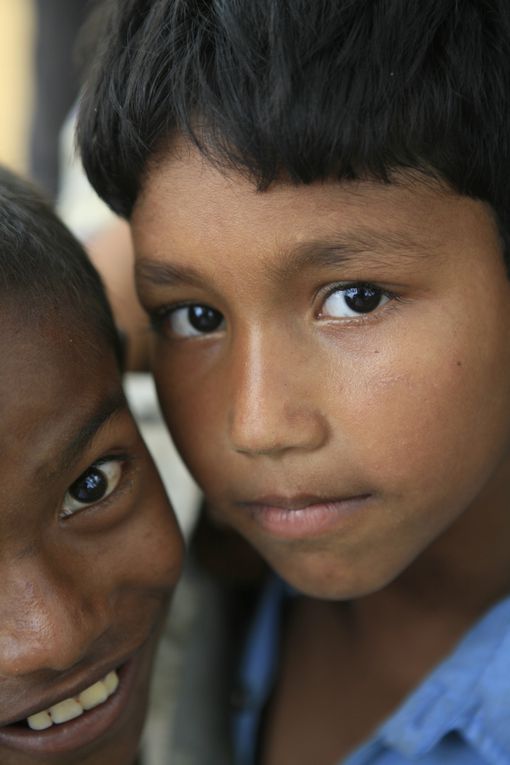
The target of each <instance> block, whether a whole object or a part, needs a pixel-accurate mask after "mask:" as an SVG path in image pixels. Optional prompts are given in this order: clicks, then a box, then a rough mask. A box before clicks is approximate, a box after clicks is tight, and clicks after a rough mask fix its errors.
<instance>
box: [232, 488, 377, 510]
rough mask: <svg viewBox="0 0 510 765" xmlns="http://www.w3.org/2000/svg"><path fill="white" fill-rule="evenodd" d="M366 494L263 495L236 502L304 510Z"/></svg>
mask: <svg viewBox="0 0 510 765" xmlns="http://www.w3.org/2000/svg"><path fill="white" fill-rule="evenodd" d="M368 496H369V493H368V492H358V493H352V494H346V495H344V496H340V497H339V496H336V497H324V496H319V495H318V494H295V495H294V496H283V495H280V494H264V495H262V496H260V497H256V498H254V499H250V500H244V501H241V502H238V504H239V505H241V506H243V507H278V508H281V509H282V510H304V509H305V508H307V507H311V506H313V505H327V504H332V503H335V502H346V501H347V500H350V499H360V498H362V497H368Z"/></svg>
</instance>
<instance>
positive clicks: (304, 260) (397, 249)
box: [135, 227, 434, 287]
mask: <svg viewBox="0 0 510 765" xmlns="http://www.w3.org/2000/svg"><path fill="white" fill-rule="evenodd" d="M433 250H434V245H433V243H430V242H427V243H425V242H423V241H420V239H419V238H417V237H415V236H412V235H411V234H410V233H407V232H406V233H403V232H401V231H380V230H374V229H370V228H368V227H360V228H356V229H354V230H353V231H349V232H346V233H344V234H342V235H333V236H325V237H320V238H317V239H310V240H308V241H304V242H299V243H297V244H295V245H293V246H292V247H289V248H287V249H282V251H281V258H280V260H279V262H278V264H277V265H273V264H269V265H268V267H269V268H270V269H271V270H272V271H273V273H274V275H275V276H277V277H282V276H283V277H285V276H286V275H287V274H289V273H290V272H295V271H296V270H299V269H302V268H307V267H313V266H317V267H328V266H331V267H335V266H336V267H337V266H339V265H343V264H350V263H356V261H357V260H359V259H360V257H361V256H362V257H363V263H364V264H368V262H370V264H373V265H387V264H392V265H395V261H398V262H399V263H401V264H402V265H409V264H415V263H416V260H417V259H421V258H423V257H425V256H430V255H431V254H432V252H433ZM135 271H136V276H137V278H138V279H140V280H141V281H147V282H151V283H152V284H156V285H161V286H170V287H176V286H181V285H184V286H192V287H201V286H203V283H204V279H203V277H202V276H201V274H200V273H199V271H198V270H196V269H195V268H193V267H192V266H188V265H186V266H184V265H180V264H177V263H168V262H166V261H164V260H159V259H151V258H147V257H139V258H137V260H136V266H135Z"/></svg>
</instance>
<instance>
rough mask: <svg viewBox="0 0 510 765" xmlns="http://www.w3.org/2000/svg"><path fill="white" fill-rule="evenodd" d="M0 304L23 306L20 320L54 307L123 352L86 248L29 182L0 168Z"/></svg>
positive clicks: (117, 353)
mask: <svg viewBox="0 0 510 765" xmlns="http://www.w3.org/2000/svg"><path fill="white" fill-rule="evenodd" d="M0 302H1V305H2V307H6V306H7V308H8V309H10V307H11V306H13V305H14V306H15V307H18V306H19V316H20V320H23V321H27V320H31V319H32V318H33V319H34V320H35V319H36V318H37V319H39V318H40V317H42V318H44V317H48V316H49V315H51V313H53V312H54V310H55V308H57V309H58V310H59V313H60V314H61V315H62V313H63V314H64V315H67V316H68V321H69V324H70V325H72V324H73V323H75V324H83V325H84V327H86V329H87V332H90V333H91V334H92V335H94V334H95V335H96V336H97V339H98V340H99V341H101V342H104V343H105V344H107V345H109V346H110V347H111V348H112V351H113V352H114V354H115V357H116V360H117V362H118V363H119V366H120V367H121V368H122V365H123V348H122V343H121V339H120V336H119V333H118V331H117V329H116V327H115V323H114V320H113V316H112V312H111V309H110V305H109V303H108V299H107V297H106V294H105V290H104V287H103V284H102V282H101V279H100V277H99V275H98V273H97V272H96V270H95V268H94V266H93V265H92V263H91V262H90V260H89V258H88V257H87V255H86V253H85V251H84V249H83V248H82V246H81V245H80V243H79V242H78V241H77V240H76V239H75V238H74V236H73V235H72V234H71V233H70V231H68V229H67V228H66V227H65V226H64V224H63V223H62V222H61V221H60V220H59V219H58V217H57V216H56V214H55V213H54V212H53V210H52V208H51V206H50V205H49V203H47V202H46V200H45V199H44V197H43V196H42V195H41V194H40V193H39V192H38V191H37V190H36V189H35V187H33V186H32V185H31V184H30V183H29V182H28V181H25V180H23V179H21V178H20V177H18V176H17V175H15V174H14V173H12V172H11V171H10V170H7V169H6V168H5V167H1V166H0Z"/></svg>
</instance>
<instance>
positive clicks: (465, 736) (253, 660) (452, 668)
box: [233, 579, 510, 765]
mask: <svg viewBox="0 0 510 765" xmlns="http://www.w3.org/2000/svg"><path fill="white" fill-rule="evenodd" d="M288 593H289V589H288V588H287V586H286V585H285V584H283V583H282V582H281V581H280V580H277V579H275V580H272V581H271V583H270V584H269V585H268V587H267V588H266V590H265V592H264V593H263V597H262V599H261V602H260V605H259V608H258V611H257V613H256V616H255V620H254V624H253V628H252V630H251V632H250V634H249V637H248V642H247V646H246V651H245V654H244V658H243V662H242V665H241V669H240V685H241V687H242V688H243V695H244V704H243V706H242V708H241V709H240V710H239V711H237V712H236V713H235V715H234V718H233V738H234V749H235V753H236V765H255V762H256V760H255V753H256V748H257V740H258V733H259V727H260V720H261V715H262V711H263V709H264V706H265V704H266V703H267V701H268V699H269V697H270V694H271V691H272V687H273V683H274V678H275V673H276V664H277V658H278V657H277V654H278V638H279V631H280V615H281V608H282V603H283V600H284V598H285V597H286V596H287V595H288ZM410 762H418V763H420V765H510V597H509V598H506V599H505V600H503V601H501V602H500V603H498V604H497V605H495V606H494V607H493V608H491V609H490V611H488V612H487V613H486V614H485V616H484V617H482V619H480V621H478V622H477V623H476V624H475V625H474V626H473V627H472V628H471V629H470V630H469V632H468V633H467V634H466V635H465V637H464V638H463V639H462V640H461V641H460V643H459V644H458V645H457V647H456V649H455V650H454V651H453V652H452V653H451V654H450V655H449V656H448V657H447V658H446V659H445V660H444V661H442V662H441V664H439V665H438V666H437V667H436V668H435V670H433V671H432V672H431V674H430V675H429V676H428V677H427V678H426V679H425V680H424V681H422V682H421V683H420V685H419V686H418V687H417V688H416V689H415V690H414V691H413V692H412V693H411V694H410V695H409V696H408V697H407V699H406V700H405V701H404V702H403V703H402V704H401V706H400V707H399V708H398V709H397V710H396V711H395V713H394V714H393V715H392V716H391V717H390V718H389V719H388V720H386V722H384V723H383V724H382V725H381V726H380V727H379V728H378V729H377V730H376V732H375V733H374V735H373V736H372V737H371V738H370V739H369V740H368V741H367V742H366V743H365V744H363V745H362V746H361V747H359V748H358V749H356V750H355V751H354V752H352V754H350V755H349V756H348V757H347V758H346V759H344V760H343V761H342V765H405V763H410ZM332 765H335V764H334V763H332ZM338 765H339V764H338Z"/></svg>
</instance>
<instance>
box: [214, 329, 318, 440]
mask: <svg viewBox="0 0 510 765" xmlns="http://www.w3.org/2000/svg"><path fill="white" fill-rule="evenodd" d="M291 335H292V333H290V332H288V331H285V329H284V328H281V327H280V328H276V329H275V327H274V326H272V327H263V326H259V327H256V328H253V327H247V328H246V329H245V330H244V331H243V332H239V333H238V336H237V337H236V338H235V342H233V344H232V347H231V350H230V361H229V363H230V369H231V374H230V381H229V382H230V386H229V394H230V412H229V415H230V416H229V426H230V438H231V442H232V445H233V447H234V448H235V449H236V450H237V451H239V452H244V453H247V454H276V453H279V452H282V451H287V450H288V449H305V450H311V449H316V448H318V447H319V446H320V445H321V444H322V443H323V442H324V440H325V439H326V437H327V425H326V421H325V418H324V416H323V415H322V414H321V413H320V406H319V402H318V401H317V400H316V399H315V396H314V390H315V385H313V384H312V383H311V381H310V376H309V372H310V370H309V368H308V367H307V364H306V360H305V359H304V354H303V353H302V352H299V350H298V351H297V352H296V347H295V345H296V344H295V340H294V342H293V341H292V337H291Z"/></svg>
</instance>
